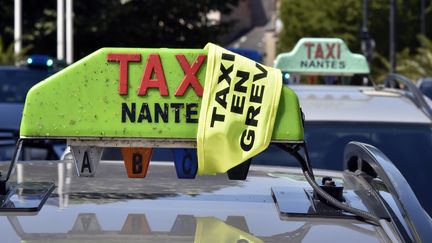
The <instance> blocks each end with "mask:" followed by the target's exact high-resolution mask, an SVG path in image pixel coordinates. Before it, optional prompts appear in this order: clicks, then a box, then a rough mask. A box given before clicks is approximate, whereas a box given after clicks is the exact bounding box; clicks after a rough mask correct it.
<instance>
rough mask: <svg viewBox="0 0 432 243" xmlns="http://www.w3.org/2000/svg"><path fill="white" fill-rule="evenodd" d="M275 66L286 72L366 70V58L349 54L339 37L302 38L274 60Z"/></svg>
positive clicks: (359, 71)
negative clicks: (291, 48)
mask: <svg viewBox="0 0 432 243" xmlns="http://www.w3.org/2000/svg"><path fill="white" fill-rule="evenodd" d="M275 67H276V68H279V69H281V70H282V71H285V72H288V73H298V74H310V75H353V74H368V73H369V72H370V71H369V65H368V63H367V61H366V58H365V57H364V56H363V55H360V54H353V53H351V51H350V50H349V49H348V47H347V46H346V44H345V43H344V42H343V40H341V39H339V38H302V39H300V41H299V42H297V44H296V45H295V47H294V49H293V50H292V51H291V52H288V53H282V54H280V55H278V56H277V58H276V60H275Z"/></svg>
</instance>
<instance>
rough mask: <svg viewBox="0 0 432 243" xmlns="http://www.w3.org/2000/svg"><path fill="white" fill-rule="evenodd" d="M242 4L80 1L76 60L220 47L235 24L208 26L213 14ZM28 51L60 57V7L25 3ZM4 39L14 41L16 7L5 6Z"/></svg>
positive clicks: (0, 24)
mask: <svg viewBox="0 0 432 243" xmlns="http://www.w3.org/2000/svg"><path fill="white" fill-rule="evenodd" d="M238 1H239V0H226V1H218V0H195V1H177V0H92V1H84V0H75V1H74V56H75V58H76V59H78V58H81V57H83V56H86V55H88V54H89V53H91V52H93V51H95V50H97V49H99V48H101V47H106V46H110V47H118V46H123V47H203V46H204V45H205V44H206V43H207V42H209V41H212V42H216V43H217V42H218V39H217V37H218V36H220V34H221V33H224V32H226V31H228V29H229V25H230V23H218V22H213V21H209V20H208V19H207V14H208V13H209V12H210V11H220V12H221V13H222V14H224V13H229V12H230V11H231V9H232V7H233V6H236V5H237V4H238ZM22 13H23V16H24V17H23V27H22V29H23V34H24V35H23V45H24V46H25V45H29V44H31V45H32V46H33V49H32V50H31V52H32V53H44V54H49V55H51V56H55V55H56V38H57V37H56V1H40V0H26V1H23V10H22ZM0 35H3V36H4V42H5V43H10V42H12V41H13V1H10V0H0Z"/></svg>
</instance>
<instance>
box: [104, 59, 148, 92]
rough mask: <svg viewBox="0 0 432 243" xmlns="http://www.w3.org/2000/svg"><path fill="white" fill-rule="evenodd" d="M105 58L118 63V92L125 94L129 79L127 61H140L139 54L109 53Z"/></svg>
mask: <svg viewBox="0 0 432 243" xmlns="http://www.w3.org/2000/svg"><path fill="white" fill-rule="evenodd" d="M107 59H108V61H109V62H119V63H120V82H119V94H120V95H127V94H128V80H129V77H128V76H129V62H139V61H141V54H125V53H109V54H108V56H107Z"/></svg>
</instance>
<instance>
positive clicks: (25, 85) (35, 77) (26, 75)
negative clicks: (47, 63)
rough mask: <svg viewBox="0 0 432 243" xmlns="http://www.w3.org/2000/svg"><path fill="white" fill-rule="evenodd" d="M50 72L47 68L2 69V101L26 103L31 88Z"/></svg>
mask: <svg viewBox="0 0 432 243" xmlns="http://www.w3.org/2000/svg"><path fill="white" fill-rule="evenodd" d="M49 74H50V73H49V72H47V71H46V70H31V69H25V68H23V69H14V70H1V69H0V103H24V101H25V97H26V95H27V92H28V91H29V89H30V88H31V87H32V86H33V85H35V84H36V83H38V82H39V81H41V80H43V79H45V78H46V77H47V76H48V75H49Z"/></svg>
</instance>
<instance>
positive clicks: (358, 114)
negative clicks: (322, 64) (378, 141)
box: [290, 85, 431, 124]
mask: <svg viewBox="0 0 432 243" xmlns="http://www.w3.org/2000/svg"><path fill="white" fill-rule="evenodd" d="M290 88H292V89H293V90H294V91H295V92H296V93H297V95H298V97H299V100H300V106H301V108H302V110H303V112H304V114H305V119H306V121H340V122H344V121H347V122H382V123H419V124H431V120H430V119H429V118H428V117H427V116H426V115H425V114H424V113H423V112H422V111H421V110H420V109H419V108H418V107H417V106H416V105H415V103H414V102H413V101H411V100H410V99H409V98H408V97H406V96H403V95H402V94H401V93H399V92H397V91H395V92H391V89H383V90H376V89H375V88H374V87H360V86H328V85H327V86H325V85H292V86H290Z"/></svg>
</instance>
